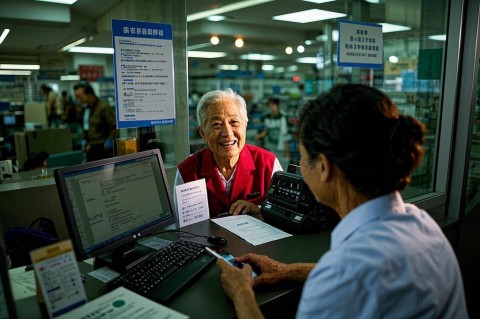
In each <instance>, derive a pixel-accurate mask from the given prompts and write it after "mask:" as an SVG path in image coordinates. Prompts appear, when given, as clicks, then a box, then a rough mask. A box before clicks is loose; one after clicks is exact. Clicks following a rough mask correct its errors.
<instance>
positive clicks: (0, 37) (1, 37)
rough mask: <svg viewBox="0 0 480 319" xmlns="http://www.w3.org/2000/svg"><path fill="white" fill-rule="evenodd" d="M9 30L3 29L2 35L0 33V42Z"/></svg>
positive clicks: (0, 42)
mask: <svg viewBox="0 0 480 319" xmlns="http://www.w3.org/2000/svg"><path fill="white" fill-rule="evenodd" d="M9 32H10V29H5V30H3V32H2V35H0V44H2V42H3V40H5V38H6V37H7V35H8V33H9Z"/></svg>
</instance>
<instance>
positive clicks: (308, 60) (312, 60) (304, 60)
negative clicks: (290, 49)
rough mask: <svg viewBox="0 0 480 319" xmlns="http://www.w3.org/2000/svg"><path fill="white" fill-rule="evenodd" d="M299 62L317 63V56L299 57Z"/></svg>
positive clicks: (297, 60)
mask: <svg viewBox="0 0 480 319" xmlns="http://www.w3.org/2000/svg"><path fill="white" fill-rule="evenodd" d="M295 61H296V62H298V63H310V64H317V61H318V60H317V58H316V57H303V58H298V59H296V60H295Z"/></svg>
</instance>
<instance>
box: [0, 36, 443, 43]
mask: <svg viewBox="0 0 480 319" xmlns="http://www.w3.org/2000/svg"><path fill="white" fill-rule="evenodd" d="M428 38H429V39H430V40H437V41H447V35H446V34H437V35H429V36H428ZM0 43H1V42H0Z"/></svg>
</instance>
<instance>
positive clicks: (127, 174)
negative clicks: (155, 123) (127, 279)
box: [54, 149, 176, 272]
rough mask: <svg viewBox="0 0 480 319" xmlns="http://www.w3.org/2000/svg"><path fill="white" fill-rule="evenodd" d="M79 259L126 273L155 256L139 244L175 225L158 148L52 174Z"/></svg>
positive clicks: (59, 170)
mask: <svg viewBox="0 0 480 319" xmlns="http://www.w3.org/2000/svg"><path fill="white" fill-rule="evenodd" d="M54 176H55V182H56V185H57V189H58V194H59V197H60V201H61V204H62V208H63V211H64V215H65V221H66V224H67V228H68V231H69V234H70V237H71V240H72V243H73V246H74V250H75V253H76V256H77V259H78V260H79V261H82V260H85V259H88V258H91V257H96V258H95V263H96V265H98V266H108V267H110V268H112V269H114V270H117V271H120V272H123V271H125V270H128V269H129V268H131V267H133V266H134V265H136V264H137V263H139V262H140V261H142V260H143V259H145V258H146V257H148V255H149V254H151V253H152V252H153V250H152V249H151V248H148V247H146V246H143V245H136V242H137V241H138V240H139V239H141V238H143V237H145V236H148V235H151V234H152V233H154V232H156V231H159V230H162V229H164V228H165V227H167V226H169V225H172V224H174V223H175V222H176V217H175V212H174V208H173V205H172V200H171V197H170V191H169V184H168V181H167V176H166V173H165V168H164V165H163V161H162V156H161V154H160V151H159V150H158V149H153V150H148V151H144V152H139V153H134V154H128V155H124V156H119V157H113V158H108V159H104V160H99V161H94V162H88V163H83V164H78V165H73V166H69V167H64V168H59V169H56V170H54Z"/></svg>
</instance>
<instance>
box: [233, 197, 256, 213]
mask: <svg viewBox="0 0 480 319" xmlns="http://www.w3.org/2000/svg"><path fill="white" fill-rule="evenodd" d="M228 213H229V214H230V215H241V214H248V213H253V214H258V213H260V208H258V206H257V205H255V204H254V203H250V202H247V201H245V200H242V199H239V200H237V201H236V202H235V203H233V204H232V206H230V210H229V212H228Z"/></svg>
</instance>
